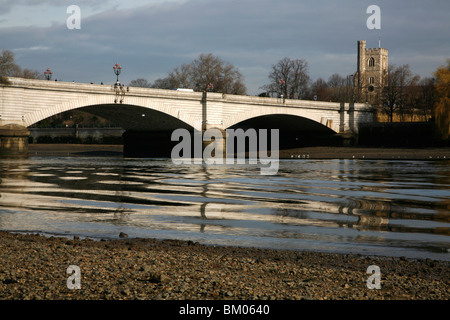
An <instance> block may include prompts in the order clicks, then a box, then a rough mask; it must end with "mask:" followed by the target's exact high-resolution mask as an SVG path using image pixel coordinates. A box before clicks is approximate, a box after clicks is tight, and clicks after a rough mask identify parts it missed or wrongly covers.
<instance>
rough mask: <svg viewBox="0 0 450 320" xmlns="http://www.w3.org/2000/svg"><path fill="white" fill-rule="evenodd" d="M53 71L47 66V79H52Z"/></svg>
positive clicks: (45, 74)
mask: <svg viewBox="0 0 450 320" xmlns="http://www.w3.org/2000/svg"><path fill="white" fill-rule="evenodd" d="M52 75H53V72H52V70H50V68H47V70H45V71H44V76H45V79H47V81H50V79H51V78H52Z"/></svg>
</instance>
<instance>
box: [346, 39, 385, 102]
mask: <svg viewBox="0 0 450 320" xmlns="http://www.w3.org/2000/svg"><path fill="white" fill-rule="evenodd" d="M357 62H358V65H357V71H356V74H355V77H354V85H355V88H356V92H357V100H358V101H359V102H368V103H370V104H373V103H375V102H376V101H377V100H378V97H379V95H380V94H381V92H382V90H383V87H384V86H385V85H386V84H387V75H388V50H387V49H383V48H381V47H380V46H379V47H378V49H368V48H366V41H365V40H360V41H358V61H357Z"/></svg>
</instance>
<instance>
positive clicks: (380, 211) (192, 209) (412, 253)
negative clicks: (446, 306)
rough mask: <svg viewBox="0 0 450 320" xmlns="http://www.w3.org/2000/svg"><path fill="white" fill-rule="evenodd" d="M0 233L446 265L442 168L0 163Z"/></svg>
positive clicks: (448, 232)
mask: <svg viewBox="0 0 450 320" xmlns="http://www.w3.org/2000/svg"><path fill="white" fill-rule="evenodd" d="M0 179H1V181H0V230H8V231H15V232H33V233H43V234H47V235H58V236H61V235H62V236H67V237H72V236H74V235H78V236H80V237H89V238H94V239H101V238H105V239H110V238H118V237H119V233H120V232H124V233H126V234H128V236H129V237H130V238H131V237H144V238H159V239H180V240H192V241H197V242H200V243H205V244H212V245H237V246H251V247H262V248H275V249H292V250H313V251H323V252H339V253H361V254H369V255H385V256H397V257H399V256H406V257H410V258H431V259H439V260H447V261H448V260H450V212H449V211H450V162H449V161H400V160H399V161H388V160H376V161H375V160H374V161H371V160H309V159H301V160H280V165H279V171H278V174H277V175H273V176H264V175H261V174H260V168H259V167H258V165H248V164H246V165H229V166H206V165H174V164H173V163H172V162H171V160H170V159H167V160H165V159H141V160H138V159H123V158H121V157H110V158H105V157H31V158H29V159H24V160H0Z"/></svg>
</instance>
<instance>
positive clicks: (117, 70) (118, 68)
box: [113, 63, 122, 84]
mask: <svg viewBox="0 0 450 320" xmlns="http://www.w3.org/2000/svg"><path fill="white" fill-rule="evenodd" d="M113 70H114V73H115V75H116V76H117V81H116V84H120V82H119V74H120V72H121V71H122V67H121V66H120V65H119V64H118V63H116V64H115V65H114V67H113Z"/></svg>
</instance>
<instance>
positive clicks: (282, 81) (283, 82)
mask: <svg viewBox="0 0 450 320" xmlns="http://www.w3.org/2000/svg"><path fill="white" fill-rule="evenodd" d="M278 83H279V84H280V86H281V98H282V99H283V103H284V101H285V99H286V97H285V96H284V94H285V93H287V92H285V91H287V90H286V81H285V80H283V79H280V81H278Z"/></svg>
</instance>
